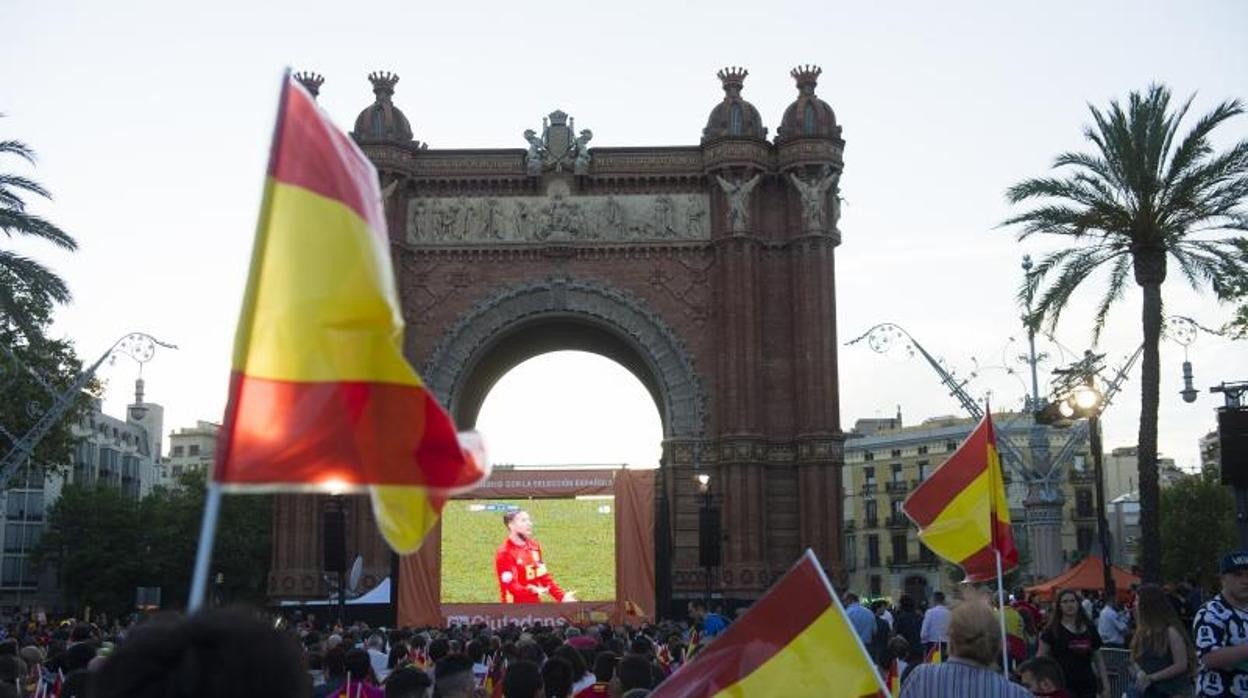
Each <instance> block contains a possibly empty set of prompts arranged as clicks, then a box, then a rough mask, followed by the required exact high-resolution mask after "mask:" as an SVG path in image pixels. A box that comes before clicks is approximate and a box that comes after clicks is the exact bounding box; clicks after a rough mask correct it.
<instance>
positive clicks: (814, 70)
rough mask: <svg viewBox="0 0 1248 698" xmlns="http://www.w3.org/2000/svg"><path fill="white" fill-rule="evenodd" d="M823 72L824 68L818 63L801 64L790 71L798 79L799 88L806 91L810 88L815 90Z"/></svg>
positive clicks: (812, 90)
mask: <svg viewBox="0 0 1248 698" xmlns="http://www.w3.org/2000/svg"><path fill="white" fill-rule="evenodd" d="M822 73H823V68H820V67H819V66H817V65H799V66H797V67H796V68H794V69H793V70H791V71H789V75H790V76H792V78H793V79H794V80H796V81H797V89H798V90H799V91H805V90H806V89H809V90H810V91H811V92H814V91H815V85H816V84H817V83H818V82H819V76H820V75H821V74H822Z"/></svg>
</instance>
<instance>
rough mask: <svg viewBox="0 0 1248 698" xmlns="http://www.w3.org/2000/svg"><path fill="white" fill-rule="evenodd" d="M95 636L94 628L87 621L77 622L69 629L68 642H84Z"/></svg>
mask: <svg viewBox="0 0 1248 698" xmlns="http://www.w3.org/2000/svg"><path fill="white" fill-rule="evenodd" d="M93 637H95V628H92V627H91V626H90V625H89V624H87V623H78V624H77V625H75V626H74V629H73V630H70V631H69V641H70V642H86V641H88V640H90V639H92V638H93Z"/></svg>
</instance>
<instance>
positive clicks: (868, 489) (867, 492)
mask: <svg viewBox="0 0 1248 698" xmlns="http://www.w3.org/2000/svg"><path fill="white" fill-rule="evenodd" d="M877 491H878V490H877V485H876V484H875V483H874V482H868V483H867V484H865V485H863V486H862V495H863V496H864V497H870V496H872V495H874V494H875V493H876V492H877Z"/></svg>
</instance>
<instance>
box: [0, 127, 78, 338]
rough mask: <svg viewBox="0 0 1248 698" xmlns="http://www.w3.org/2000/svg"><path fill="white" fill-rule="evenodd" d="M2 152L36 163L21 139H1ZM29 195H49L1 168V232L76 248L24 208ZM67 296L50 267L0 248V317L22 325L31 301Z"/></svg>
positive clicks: (37, 302) (64, 299)
mask: <svg viewBox="0 0 1248 698" xmlns="http://www.w3.org/2000/svg"><path fill="white" fill-rule="evenodd" d="M0 116H3V115H0ZM3 155H16V156H17V157H19V158H21V159H23V160H25V161H27V162H29V163H31V164H34V162H35V153H34V151H33V150H31V149H30V147H29V146H27V145H26V144H25V143H22V142H21V141H13V140H6V141H0V156H3ZM29 195H35V196H41V197H43V198H45V199H50V198H52V197H51V194H49V193H48V190H47V189H44V188H43V187H42V186H41V185H40V184H39V183H38V182H36V181H34V180H31V179H29V178H26V177H22V176H21V175H15V174H9V173H7V172H2V171H0V231H3V232H4V234H5V236H7V237H8V238H9V239H12V238H14V237H15V236H17V235H23V236H29V237H33V238H40V239H43V240H47V241H48V242H51V243H52V244H54V245H56V246H57V247H60V248H62V249H66V250H75V249H77V248H78V243H77V242H75V241H74V238H73V237H71V236H70V235H69V234H68V233H66V232H65V231H63V230H61V229H60V228H58V227H56V226H55V225H53V224H52V223H51V222H49V221H47V220H45V219H43V218H41V217H40V216H36V215H35V214H33V213H30V212H29V211H27V210H26V201H25V200H24V198H23V197H24V196H29ZM69 299H70V293H69V287H68V286H66V285H65V281H64V280H63V279H61V277H59V276H57V275H56V273H55V272H53V271H52V270H51V269H48V268H47V267H46V266H44V265H43V264H40V263H39V262H37V261H35V260H33V259H31V258H29V257H25V256H23V255H20V254H18V253H16V252H13V251H11V250H5V249H0V318H5V319H7V320H8V321H9V322H13V323H16V324H24V321H23V317H22V316H23V315H24V314H25V313H24V311H25V309H27V308H29V307H30V306H29V305H28V304H29V303H31V302H32V301H33V302H34V304H35V305H36V306H47V305H50V304H51V303H52V302H56V303H65V302H67V301H69Z"/></svg>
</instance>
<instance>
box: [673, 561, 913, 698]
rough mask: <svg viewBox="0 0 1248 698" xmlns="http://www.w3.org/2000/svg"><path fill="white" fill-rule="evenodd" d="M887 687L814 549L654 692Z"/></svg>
mask: <svg viewBox="0 0 1248 698" xmlns="http://www.w3.org/2000/svg"><path fill="white" fill-rule="evenodd" d="M887 690H888V689H887V687H886V686H885V684H884V680H883V679H882V678H880V674H879V672H878V671H877V670H876V667H875V662H873V661H871V658H870V656H868V655H867V651H866V649H865V648H864V647H863V646H862V642H861V641H860V640H859V639H858V635H857V633H855V632H854V630H853V628H852V627H851V626H850V624H849V619H848V618H846V616H845V609H844V608H842V607H841V602H840V600H838V599H837V597H836V594H835V593H834V592H833V591H832V585H831V584H829V583H828V579H827V577H825V576H824V574H823V570H822V569H821V568H820V566H819V561H818V560H816V559H815V555H814V553H812V552H811V551H809V550H807V551H806V554H805V555H803V556H802V557H801V559H800V560H798V562H797V564H796V565H794V566H793V568H792V569H791V570H789V571H788V572H787V573H786V574H785V575H784V576H783V577H781V578H780V580H779V581H778V582H776V583H775V584H774V585H772V587H771V589H769V590H768V591H767V594H766V595H764V596H763V598H761V599H759V600H758V602H757V603H755V604H754V605H753V606H752V607H750V610H749V612H748V613H746V614H745V616H743V617H742V618H741V619H740V620H738V621H737V622H735V623H733V624H732V625H730V626H728V629H727V630H725V631H724V632H723V633H721V634H720V635H718V636H716V637H715V638H714V639H713V640H711V641H709V642H708V643H707V644H706V645H705V646H704V647H703V648H702V650H701V651H700V652H698V654H697V656H696V657H694V658H693V659H692V660H691V661H689V662H687V663H685V664H684V665H683V666H681V667H680V668H679V669H677V670H676V672H675V673H674V674H672V675H671V677H670V678H668V679H667V680H666V681H664V682H663V683H661V684H659V686H658V688H656V689H654V691H653V692H652V693H651V694H650V696H651V698H673V697H675V696H682V697H687V698H697V697H699V696H706V697H709V696H719V697H724V698H727V697H729V696H733V697H736V696H750V697H751V698H753V697H754V696H762V697H763V698H766V697H767V696H777V697H779V696H795V695H810V696H826V697H827V698H860V697H862V696H872V697H873V698H874V696H877V695H880V693H881V692H887Z"/></svg>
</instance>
